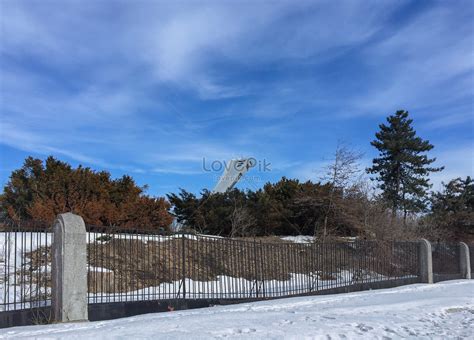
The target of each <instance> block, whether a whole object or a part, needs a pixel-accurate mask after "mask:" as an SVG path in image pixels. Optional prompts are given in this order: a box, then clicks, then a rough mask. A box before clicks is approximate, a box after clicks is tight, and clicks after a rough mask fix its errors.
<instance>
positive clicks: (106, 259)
mask: <svg viewBox="0 0 474 340" xmlns="http://www.w3.org/2000/svg"><path fill="white" fill-rule="evenodd" d="M88 266H89V280H88V285H89V303H108V302H123V301H143V300H159V299H249V298H273V297H282V296H292V295H299V294H307V293H313V292H318V291H322V290H326V289H332V288H336V287H343V286H349V285H353V284H358V283H370V282H378V281H384V280H397V279H400V278H416V277H418V244H417V243H416V242H373V241H352V242H331V243H291V242H276V241H274V240H272V241H266V240H265V239H258V240H257V239H230V238H220V237H212V236H202V235H191V234H177V235H171V236H160V235H154V234H148V233H143V232H142V233H140V232H133V233H131V232H127V233H121V232H116V231H113V230H107V229H103V228H100V229H98V228H89V233H88Z"/></svg>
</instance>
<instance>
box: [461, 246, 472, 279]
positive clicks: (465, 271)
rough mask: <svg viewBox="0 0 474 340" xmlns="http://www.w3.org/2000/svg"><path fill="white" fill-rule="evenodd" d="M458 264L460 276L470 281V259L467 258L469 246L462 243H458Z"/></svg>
mask: <svg viewBox="0 0 474 340" xmlns="http://www.w3.org/2000/svg"><path fill="white" fill-rule="evenodd" d="M459 248H460V249H459V255H460V257H461V258H460V259H459V263H460V265H461V275H462V276H463V278H464V279H470V278H471V275H472V273H471V258H470V256H469V246H468V245H467V244H466V243H464V242H460V243H459Z"/></svg>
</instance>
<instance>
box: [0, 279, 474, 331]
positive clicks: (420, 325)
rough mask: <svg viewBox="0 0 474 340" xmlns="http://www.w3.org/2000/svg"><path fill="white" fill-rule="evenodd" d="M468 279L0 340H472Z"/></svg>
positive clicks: (473, 300) (472, 292) (473, 309)
mask: <svg viewBox="0 0 474 340" xmlns="http://www.w3.org/2000/svg"><path fill="white" fill-rule="evenodd" d="M473 328H474V280H470V281H469V280H457V281H447V282H442V283H437V284H434V285H425V284H415V285H410V286H403V287H398V288H392V289H384V290H375V291H365V292H358V293H350V294H338V295H326V296H312V297H300V298H289V299H280V300H273V301H265V302H255V303H246V304H239V305H232V306H218V307H211V308H203V309H194V310H187V311H175V312H169V313H157V314H148V315H141V316H135V317H129V318H123V319H117V320H111V321H99V322H89V323H73V324H62V325H46V326H25V327H16V328H9V329H3V330H0V338H8V337H15V338H48V339H52V338H64V339H71V338H76V339H93V338H95V339H103V338H111V339H117V338H121V339H136V338H150V339H151V338H154V339H157V338H161V339H210V338H251V339H264V338H269V339H282V338H288V339H304V338H308V339H402V338H404V339H407V338H409V339H413V338H417V339H448V338H449V339H459V338H466V339H467V338H470V339H473Z"/></svg>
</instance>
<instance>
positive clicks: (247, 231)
mask: <svg viewBox="0 0 474 340" xmlns="http://www.w3.org/2000/svg"><path fill="white" fill-rule="evenodd" d="M230 220H231V226H232V229H231V233H230V237H236V236H250V235H251V234H252V228H253V227H254V226H255V225H256V222H257V220H256V219H255V217H253V216H252V214H250V212H249V210H248V209H247V208H246V207H243V206H240V205H239V204H238V202H237V201H235V203H234V210H233V212H232V216H231V218H230Z"/></svg>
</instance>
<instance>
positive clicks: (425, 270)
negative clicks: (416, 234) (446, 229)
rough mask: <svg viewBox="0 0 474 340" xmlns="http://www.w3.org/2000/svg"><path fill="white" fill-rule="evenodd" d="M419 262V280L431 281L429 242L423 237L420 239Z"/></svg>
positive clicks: (423, 281) (431, 265)
mask: <svg viewBox="0 0 474 340" xmlns="http://www.w3.org/2000/svg"><path fill="white" fill-rule="evenodd" d="M419 262H420V263H419V267H420V268H419V269H420V279H421V282H422V283H433V258H432V255H431V243H430V242H429V241H428V240H426V239H424V238H423V239H421V240H420V253H419Z"/></svg>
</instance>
